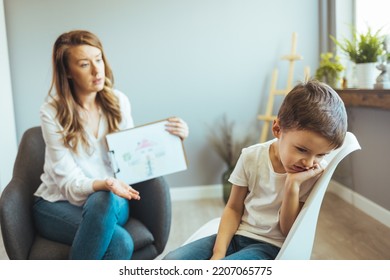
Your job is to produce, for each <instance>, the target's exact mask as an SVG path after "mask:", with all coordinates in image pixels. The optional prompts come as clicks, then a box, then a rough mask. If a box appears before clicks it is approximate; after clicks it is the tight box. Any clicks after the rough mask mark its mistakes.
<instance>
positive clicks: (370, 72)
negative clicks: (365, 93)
mask: <svg viewBox="0 0 390 280" xmlns="http://www.w3.org/2000/svg"><path fill="white" fill-rule="evenodd" d="M355 73H356V86H357V88H366V89H372V88H374V84H375V82H376V77H377V76H378V74H379V73H378V69H376V63H375V62H369V63H357V64H356V66H355Z"/></svg>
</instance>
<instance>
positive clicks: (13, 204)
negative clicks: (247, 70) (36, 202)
mask: <svg viewBox="0 0 390 280" xmlns="http://www.w3.org/2000/svg"><path fill="white" fill-rule="evenodd" d="M30 183H31V182H30ZM29 188H30V187H29V186H28V184H27V183H26V182H25V181H23V180H22V179H20V178H18V177H13V178H12V180H11V181H10V182H9V183H8V185H7V186H6V188H5V189H4V191H3V193H2V195H1V198H0V225H1V232H2V236H3V239H4V246H5V250H6V251H7V254H8V256H9V258H10V259H16V260H18V259H24V260H26V259H28V256H29V253H30V249H31V246H32V244H33V241H34V238H35V233H34V225H33V217H32V204H33V196H31V194H30V193H29V192H26V191H25V189H29Z"/></svg>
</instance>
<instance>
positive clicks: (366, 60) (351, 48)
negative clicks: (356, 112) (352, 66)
mask: <svg viewBox="0 0 390 280" xmlns="http://www.w3.org/2000/svg"><path fill="white" fill-rule="evenodd" d="M380 31H381V29H379V30H377V31H376V32H373V31H372V30H371V28H368V29H367V32H366V33H361V34H359V33H358V32H357V30H356V29H354V28H353V29H352V40H348V39H346V38H344V39H343V40H342V41H338V40H337V39H336V38H335V37H333V36H330V38H331V39H332V40H333V42H334V43H335V44H336V45H337V46H338V47H340V49H341V50H342V51H343V52H344V53H346V54H347V55H348V56H349V59H350V60H351V61H352V62H354V63H356V79H357V82H358V87H359V88H373V87H374V83H375V78H376V73H377V71H376V67H375V64H376V62H377V58H378V56H379V55H382V54H383V40H384V38H383V36H381V35H380Z"/></svg>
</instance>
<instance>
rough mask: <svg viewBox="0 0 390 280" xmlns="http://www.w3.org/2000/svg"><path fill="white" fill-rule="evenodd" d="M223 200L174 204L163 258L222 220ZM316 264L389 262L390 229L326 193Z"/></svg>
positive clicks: (315, 248) (315, 257) (314, 256)
mask: <svg viewBox="0 0 390 280" xmlns="http://www.w3.org/2000/svg"><path fill="white" fill-rule="evenodd" d="M223 207H224V204H223V203H222V200H215V199H214V200H203V201H176V202H174V203H173V218H172V227H171V235H170V239H169V240H168V244H167V247H166V249H165V251H164V252H163V254H162V256H163V255H165V254H166V253H167V252H168V251H170V250H172V249H174V248H176V247H178V246H180V245H181V244H182V243H183V242H184V241H185V240H186V239H187V238H188V237H189V236H190V235H191V234H192V233H193V232H195V231H196V230H197V229H198V228H199V227H200V226H201V225H203V224H204V223H206V222H207V221H209V220H210V219H212V218H215V217H220V215H221V213H222V210H223ZM311 258H312V259H316V260H390V228H389V227H387V226H385V225H383V224H381V223H379V222H377V221H376V220H375V219H373V218H371V217H370V216H368V215H366V214H365V213H363V212H362V211H360V210H359V209H357V208H355V207H353V206H351V205H350V204H348V203H346V202H345V201H344V200H342V199H340V198H339V197H338V196H336V195H335V194H333V193H330V192H328V193H326V195H325V198H324V201H323V204H322V207H321V211H320V215H319V221H318V225H317V234H316V238H315V244H314V248H313V253H312V257H311Z"/></svg>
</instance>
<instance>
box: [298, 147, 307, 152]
mask: <svg viewBox="0 0 390 280" xmlns="http://www.w3.org/2000/svg"><path fill="white" fill-rule="evenodd" d="M297 150H298V151H299V152H301V153H306V152H307V150H306V149H304V148H300V147H297Z"/></svg>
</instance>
